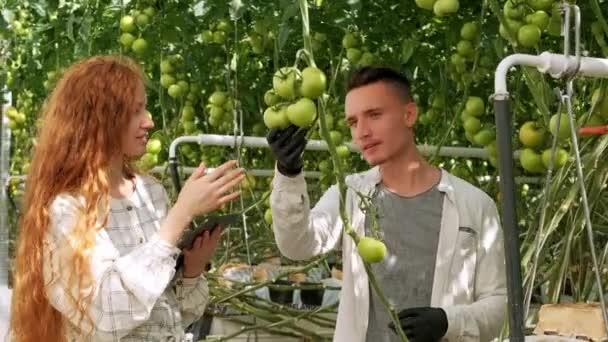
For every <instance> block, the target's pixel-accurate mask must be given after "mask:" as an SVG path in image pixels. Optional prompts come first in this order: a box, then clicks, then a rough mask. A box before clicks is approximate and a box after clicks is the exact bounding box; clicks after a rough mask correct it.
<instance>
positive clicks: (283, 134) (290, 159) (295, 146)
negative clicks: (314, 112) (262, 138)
mask: <svg viewBox="0 0 608 342" xmlns="http://www.w3.org/2000/svg"><path fill="white" fill-rule="evenodd" d="M266 140H268V144H269V145H270V150H272V154H274V157H275V159H276V160H277V168H278V170H279V172H281V173H282V174H284V175H285V176H295V175H297V174H298V173H300V172H301V171H302V164H303V162H302V152H303V151H304V148H305V147H306V143H307V140H306V129H300V128H298V127H297V126H294V125H291V126H289V127H287V128H285V129H276V128H273V129H271V130H270V131H269V132H268V135H267V136H266Z"/></svg>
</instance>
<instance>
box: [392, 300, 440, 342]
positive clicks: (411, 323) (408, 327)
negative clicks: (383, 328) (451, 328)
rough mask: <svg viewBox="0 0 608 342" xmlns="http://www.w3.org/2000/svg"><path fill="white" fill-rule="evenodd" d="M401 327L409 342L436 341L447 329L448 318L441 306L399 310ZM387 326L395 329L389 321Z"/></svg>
mask: <svg viewBox="0 0 608 342" xmlns="http://www.w3.org/2000/svg"><path fill="white" fill-rule="evenodd" d="M399 321H400V322H401V329H403V332H404V333H405V335H406V336H407V338H408V340H410V341H411V342H438V341H440V340H441V338H442V337H443V336H444V335H445V333H446V332H447V331H448V318H447V316H446V314H445V311H443V309H441V308H429V307H424V308H410V309H405V310H402V311H401V312H399ZM388 326H389V328H391V329H393V331H395V326H394V325H393V323H392V322H391V323H390V324H389V325H388Z"/></svg>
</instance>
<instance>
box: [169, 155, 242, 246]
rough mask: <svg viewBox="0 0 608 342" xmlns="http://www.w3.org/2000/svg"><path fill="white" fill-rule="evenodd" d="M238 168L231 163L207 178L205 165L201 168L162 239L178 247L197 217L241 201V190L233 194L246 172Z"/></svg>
mask: <svg viewBox="0 0 608 342" xmlns="http://www.w3.org/2000/svg"><path fill="white" fill-rule="evenodd" d="M235 165H236V160H231V161H228V162H226V163H224V164H222V165H221V166H220V167H218V168H217V169H215V170H213V171H212V172H210V173H209V174H207V175H204V173H205V166H204V165H203V164H201V165H199V167H198V168H197V169H196V170H195V171H194V172H193V173H192V175H191V176H190V177H189V178H188V180H187V181H186V183H185V184H184V186H183V188H182V191H181V192H180V193H179V196H178V197H177V202H176V203H175V205H174V206H173V208H171V210H169V212H168V213H167V217H166V218H165V220H164V222H163V224H162V226H161V228H160V231H159V233H160V237H161V238H162V239H163V240H165V241H167V242H169V243H170V244H171V245H174V246H175V244H176V243H177V241H178V239H179V238H180V236H181V235H182V232H183V231H184V229H186V227H187V226H188V224H190V222H191V221H192V219H193V218H194V217H195V216H198V215H204V214H207V213H210V212H212V211H214V210H216V209H218V208H220V207H221V206H223V205H225V204H226V203H228V202H230V201H232V200H234V199H236V198H238V197H239V195H240V193H241V192H240V191H234V192H230V191H231V190H232V189H233V188H234V187H235V186H236V185H238V184H239V183H240V182H241V181H243V179H244V178H245V173H244V172H245V171H244V170H243V169H242V168H238V169H234V170H230V169H231V168H232V167H234V166H235Z"/></svg>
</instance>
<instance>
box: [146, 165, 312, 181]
mask: <svg viewBox="0 0 608 342" xmlns="http://www.w3.org/2000/svg"><path fill="white" fill-rule="evenodd" d="M165 170H166V167H163V166H156V167H153V168H152V169H150V170H149V171H148V172H150V173H156V174H158V173H163V172H165ZM180 170H181V171H182V172H183V173H184V174H186V175H191V174H192V173H193V172H194V170H196V168H195V167H191V166H185V167H182V168H180ZM213 170H215V168H214V167H209V168H206V169H205V173H209V172H213ZM246 172H247V175H249V176H255V177H272V176H274V170H271V169H251V170H247V171H246ZM304 177H307V178H317V179H318V178H321V172H318V171H304Z"/></svg>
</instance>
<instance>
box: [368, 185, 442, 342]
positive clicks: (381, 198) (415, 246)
mask: <svg viewBox="0 0 608 342" xmlns="http://www.w3.org/2000/svg"><path fill="white" fill-rule="evenodd" d="M376 190H377V191H376V192H375V196H374V198H373V203H374V207H375V208H376V211H377V212H376V216H377V217H378V221H377V222H378V231H379V232H380V236H381V237H382V240H383V241H384V243H385V244H386V248H387V254H386V257H385V258H384V260H382V261H381V262H379V263H376V264H372V270H373V271H374V274H375V275H376V278H377V280H378V283H379V286H380V287H381V288H382V290H383V291H384V293H385V295H386V296H387V298H388V299H389V301H390V302H391V303H392V304H393V306H394V307H395V309H396V310H397V312H399V311H400V310H403V309H406V308H411V307H420V306H429V305H430V303H431V290H432V285H433V274H434V271H435V258H436V255H437V245H438V243H439V230H440V228H441V214H442V209H443V193H442V192H440V191H439V190H438V189H437V186H433V187H432V188H431V189H429V190H427V191H426V192H424V193H421V194H419V195H416V196H414V197H403V196H399V195H397V194H395V193H392V192H390V191H389V190H388V189H386V188H385V187H384V186H383V185H381V184H380V185H378V186H377V189H376ZM371 222H372V221H371V218H370V215H369V212H368V215H367V217H366V219H365V234H366V235H367V236H371V234H370V233H371ZM390 322H391V320H390V318H389V316H388V314H387V312H386V309H385V308H384V306H383V305H382V302H381V301H380V299H379V298H378V297H377V296H376V294H375V292H374V291H373V288H372V287H371V285H370V311H369V324H368V330H367V341H368V342H372V341H373V342H389V341H390V342H392V341H399V339H398V337H397V334H395V333H394V332H393V331H392V330H391V329H390V328H388V324H389V323H390Z"/></svg>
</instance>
